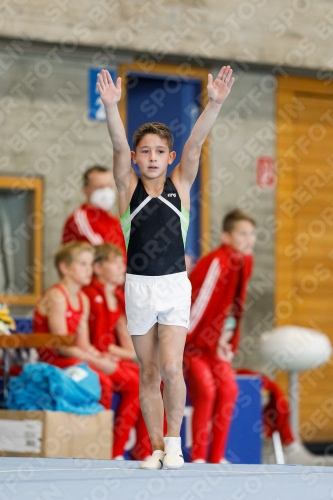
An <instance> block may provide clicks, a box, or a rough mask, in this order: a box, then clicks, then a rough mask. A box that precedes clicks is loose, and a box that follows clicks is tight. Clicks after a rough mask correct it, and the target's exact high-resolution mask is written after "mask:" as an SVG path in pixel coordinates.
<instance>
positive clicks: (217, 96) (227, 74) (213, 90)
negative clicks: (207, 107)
mask: <svg viewBox="0 0 333 500" xmlns="http://www.w3.org/2000/svg"><path fill="white" fill-rule="evenodd" d="M231 76H232V69H231V68H230V66H223V67H222V68H221V69H220V71H219V74H218V75H217V77H216V79H215V81H213V75H211V74H209V75H208V85H207V92H208V96H209V98H210V99H211V100H212V101H215V102H216V103H218V104H222V103H223V102H224V101H225V100H226V98H227V97H228V95H229V92H230V89H231V87H232V84H233V83H234V81H235V79H234V78H232V77H231Z"/></svg>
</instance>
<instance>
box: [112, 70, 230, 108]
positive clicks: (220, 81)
mask: <svg viewBox="0 0 333 500" xmlns="http://www.w3.org/2000/svg"><path fill="white" fill-rule="evenodd" d="M231 75H232V69H231V68H230V66H223V68H221V70H220V72H219V74H218V75H217V77H216V79H215V81H214V82H213V76H212V75H211V74H209V75H208V85H207V92H208V97H209V99H210V100H211V101H215V102H216V103H217V104H222V103H223V102H224V101H225V100H226V98H227V97H228V95H229V92H230V89H231V87H232V84H233V83H234V81H235V79H234V78H231ZM110 78H111V77H110Z"/></svg>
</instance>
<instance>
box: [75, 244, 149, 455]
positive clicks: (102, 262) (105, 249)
mask: <svg viewBox="0 0 333 500" xmlns="http://www.w3.org/2000/svg"><path fill="white" fill-rule="evenodd" d="M95 250H96V253H95V259H94V264H93V270H94V276H93V278H92V281H91V284H90V285H89V286H85V287H84V289H83V290H84V292H85V293H86V295H88V298H89V302H90V314H89V331H90V340H91V343H92V344H93V345H94V346H95V347H96V349H98V351H100V352H102V353H110V354H111V355H113V356H116V357H118V359H119V361H118V363H117V366H116V369H115V370H114V372H113V373H111V374H110V376H109V377H110V380H111V382H112V387H113V389H114V390H115V391H116V392H118V393H119V394H120V395H121V400H120V404H119V406H118V409H117V413H116V418H115V422H114V443H113V457H114V458H115V459H123V458H124V457H123V455H124V447H125V445H126V442H127V439H128V437H129V433H130V430H131V428H132V427H133V426H134V424H135V422H136V420H137V418H138V415H139V410H140V403H139V370H138V365H137V364H136V363H135V362H134V360H135V359H136V356H135V351H134V347H133V343H132V340H131V337H130V335H129V333H128V330H127V327H126V319H125V306H124V296H123V292H122V289H121V288H120V287H122V286H123V284H124V282H125V271H126V265H125V262H124V256H123V252H122V251H121V250H120V248H118V247H117V246H116V245H112V244H110V243H104V244H102V245H98V246H97V247H95Z"/></svg>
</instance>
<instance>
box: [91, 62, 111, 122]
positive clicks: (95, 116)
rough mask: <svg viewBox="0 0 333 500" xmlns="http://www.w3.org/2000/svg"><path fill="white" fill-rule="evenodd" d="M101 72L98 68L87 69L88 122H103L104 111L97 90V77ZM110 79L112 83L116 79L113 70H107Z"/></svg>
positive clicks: (104, 118)
mask: <svg viewBox="0 0 333 500" xmlns="http://www.w3.org/2000/svg"><path fill="white" fill-rule="evenodd" d="M100 71H101V69H100V68H89V75H88V117H89V118H90V120H98V121H101V122H103V121H105V120H106V117H105V110H104V106H103V103H102V100H101V98H100V95H99V92H98V89H97V85H96V84H97V75H98V73H99V72H100ZM109 72H110V75H111V78H112V80H113V81H114V82H116V79H117V73H116V70H115V69H109Z"/></svg>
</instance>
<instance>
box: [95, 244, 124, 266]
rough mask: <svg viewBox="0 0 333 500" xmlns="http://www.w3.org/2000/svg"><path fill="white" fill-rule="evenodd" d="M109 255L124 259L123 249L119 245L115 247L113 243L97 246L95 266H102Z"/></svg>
mask: <svg viewBox="0 0 333 500" xmlns="http://www.w3.org/2000/svg"><path fill="white" fill-rule="evenodd" d="M109 255H114V256H115V257H124V254H123V251H122V249H121V248H119V247H118V246H117V245H113V244H112V243H102V244H101V245H97V246H95V258H94V264H95V263H98V264H102V263H103V262H104V261H106V260H107V259H108V258H109Z"/></svg>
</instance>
